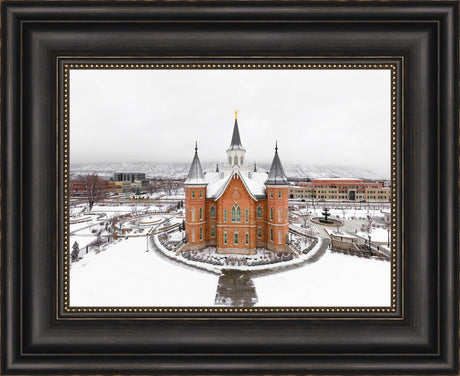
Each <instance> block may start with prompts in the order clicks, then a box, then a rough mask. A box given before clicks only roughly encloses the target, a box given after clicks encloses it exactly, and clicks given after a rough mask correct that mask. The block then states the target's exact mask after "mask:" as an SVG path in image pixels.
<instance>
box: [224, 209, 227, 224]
mask: <svg viewBox="0 0 460 376" xmlns="http://www.w3.org/2000/svg"><path fill="white" fill-rule="evenodd" d="M224 222H227V209H224Z"/></svg>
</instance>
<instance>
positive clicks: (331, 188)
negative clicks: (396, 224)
mask: <svg viewBox="0 0 460 376" xmlns="http://www.w3.org/2000/svg"><path fill="white" fill-rule="evenodd" d="M289 198H300V199H308V198H310V199H311V198H315V199H325V200H351V201H353V200H370V201H374V200H375V201H390V199H391V188H390V187H389V186H388V185H387V184H385V182H369V181H365V180H364V179H335V178H329V179H312V180H311V181H309V182H301V183H299V184H298V185H297V186H293V187H290V188H289Z"/></svg>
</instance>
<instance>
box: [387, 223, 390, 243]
mask: <svg viewBox="0 0 460 376" xmlns="http://www.w3.org/2000/svg"><path fill="white" fill-rule="evenodd" d="M387 233H388V244H387V247H388V248H390V229H389V228H387Z"/></svg>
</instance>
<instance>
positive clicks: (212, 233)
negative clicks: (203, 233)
mask: <svg viewBox="0 0 460 376" xmlns="http://www.w3.org/2000/svg"><path fill="white" fill-rule="evenodd" d="M214 236H216V229H215V228H214V226H212V227H211V237H212V238H213V237H214Z"/></svg>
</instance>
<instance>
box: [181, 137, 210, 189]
mask: <svg viewBox="0 0 460 376" xmlns="http://www.w3.org/2000/svg"><path fill="white" fill-rule="evenodd" d="M184 184H206V181H205V180H204V174H203V169H202V168H201V163H200V158H198V144H197V142H196V141H195V156H194V157H193V161H192V165H191V166H190V171H189V172H188V175H187V179H185V182H184Z"/></svg>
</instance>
